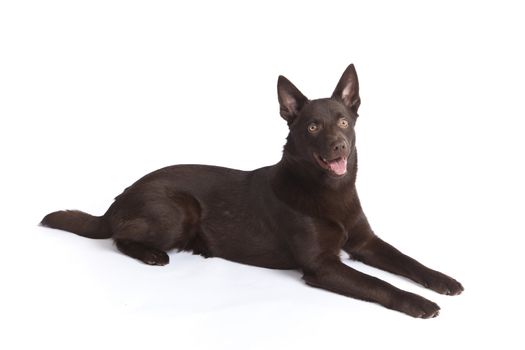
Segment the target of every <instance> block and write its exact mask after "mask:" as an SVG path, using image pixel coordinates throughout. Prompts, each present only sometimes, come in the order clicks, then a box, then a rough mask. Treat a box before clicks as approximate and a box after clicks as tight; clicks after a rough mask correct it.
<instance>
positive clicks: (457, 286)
mask: <svg viewBox="0 0 525 350" xmlns="http://www.w3.org/2000/svg"><path fill="white" fill-rule="evenodd" d="M423 285H424V286H425V287H427V288H430V289H432V290H433V291H435V292H438V293H440V294H446V295H458V294H461V292H463V291H464V290H465V289H464V288H463V286H462V285H461V283H459V282H458V281H456V280H455V279H453V278H452V277H449V276H447V275H445V274H443V273H441V272H437V271H434V272H433V273H432V274H429V275H428V276H425V279H424V281H423Z"/></svg>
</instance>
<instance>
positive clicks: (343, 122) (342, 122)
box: [337, 118, 348, 129]
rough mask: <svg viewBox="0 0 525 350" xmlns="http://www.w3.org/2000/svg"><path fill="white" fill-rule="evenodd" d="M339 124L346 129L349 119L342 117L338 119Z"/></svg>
mask: <svg viewBox="0 0 525 350" xmlns="http://www.w3.org/2000/svg"><path fill="white" fill-rule="evenodd" d="M337 125H339V127H340V128H343V129H346V128H348V120H346V119H345V118H341V119H339V120H338V121H337Z"/></svg>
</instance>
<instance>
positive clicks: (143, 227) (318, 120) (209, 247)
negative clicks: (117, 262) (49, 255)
mask: <svg viewBox="0 0 525 350" xmlns="http://www.w3.org/2000/svg"><path fill="white" fill-rule="evenodd" d="M277 90H278V97H279V104H280V111H281V116H282V117H283V118H284V119H285V120H286V121H287V123H288V127H289V129H290V133H289V135H288V139H287V142H286V145H285V146H284V152H283V157H282V159H281V161H280V162H279V163H277V164H275V165H273V166H269V167H265V168H261V169H257V170H254V171H248V172H246V171H240V170H233V169H226V168H220V167H213V166H204V165H176V166H171V167H167V168H163V169H160V170H157V171H155V172H153V173H151V174H148V175H146V176H145V177H143V178H142V179H140V180H139V181H137V182H136V183H134V184H133V185H132V186H131V187H129V188H127V189H126V190H125V191H124V192H123V193H122V194H121V195H120V196H118V197H117V198H116V199H115V202H114V203H113V204H112V205H111V207H110V208H109V209H108V211H107V212H106V213H105V214H104V215H103V216H100V217H95V216H91V215H89V214H86V213H83V212H80V211H58V212H54V213H51V214H49V215H47V216H46V217H45V218H44V219H43V220H42V224H43V225H45V226H49V227H53V228H58V229H62V230H67V231H71V232H74V233H76V234H78V235H81V236H84V237H89V238H110V237H111V238H113V239H114V240H115V242H116V245H117V248H118V249H119V250H120V251H121V252H123V253H124V254H127V255H129V256H131V257H133V258H136V259H139V260H141V261H143V262H145V263H146V264H151V265H165V264H167V263H168V262H169V257H168V254H166V251H168V250H170V249H174V248H175V249H178V250H188V251H193V252H194V253H196V254H201V255H203V256H205V257H221V258H225V259H228V260H232V261H237V262H240V263H244V264H251V265H256V266H263V267H269V268H277V269H300V270H301V271H302V272H303V274H304V275H303V279H304V280H305V281H306V283H308V284H309V285H312V286H315V287H319V288H324V289H328V290H331V291H333V292H336V293H340V294H344V295H347V296H351V297H354V298H358V299H363V300H368V301H373V302H376V303H379V304H381V305H383V306H385V307H387V308H390V309H394V310H398V311H401V312H404V313H406V314H408V315H411V316H414V317H422V318H429V317H435V316H437V315H438V312H439V306H438V305H437V304H435V303H433V302H431V301H429V300H427V299H425V298H423V297H421V296H419V295H416V294H412V293H408V292H406V291H403V290H400V289H398V288H396V287H394V286H392V285H390V284H388V283H386V282H384V281H382V280H379V279H377V278H374V277H371V276H368V275H365V274H363V273H361V272H358V271H356V270H354V269H352V268H351V267H348V266H347V265H345V264H343V263H342V262H341V260H340V258H339V254H340V251H341V249H342V250H344V251H346V252H348V254H350V256H351V257H352V258H355V259H357V260H361V261H363V262H364V263H366V264H369V265H372V266H376V267H378V268H381V269H384V270H387V271H390V272H393V273H396V274H399V275H401V276H405V277H408V278H410V279H412V280H414V281H415V282H417V283H420V284H422V285H423V286H425V287H428V288H430V289H432V290H434V291H436V292H438V293H442V294H448V295H455V294H459V293H461V292H462V291H463V287H462V286H461V284H460V283H459V282H457V281H456V280H454V279H452V278H450V277H448V276H446V275H444V274H442V273H440V272H437V271H434V270H431V269H429V268H427V267H425V266H423V265H422V264H420V263H419V262H417V261H415V260H414V259H412V258H410V257H408V256H406V255H404V254H402V253H401V252H399V251H398V250H397V249H395V248H394V247H392V246H391V245H389V244H388V243H385V242H384V241H382V240H381V239H380V238H378V237H377V236H376V235H375V234H374V232H373V231H372V229H371V228H370V226H369V224H368V221H367V219H366V217H365V215H364V213H363V211H362V209H361V205H360V203H359V198H358V196H357V192H356V188H355V178H356V171H357V153H356V148H355V134H354V125H355V122H356V120H357V116H358V114H357V110H358V108H359V104H360V102H361V100H360V98H359V86H358V80H357V74H356V71H355V68H354V66H353V65H350V66H349V67H348V68H347V69H346V71H345V72H344V74H343V76H342V77H341V79H340V81H339V83H338V84H337V87H336V88H335V91H334V93H333V94H332V97H331V98H325V99H318V100H311V101H310V100H308V99H307V98H306V97H305V96H304V95H303V94H302V93H301V92H300V91H299V90H298V89H297V88H296V87H295V86H294V85H293V84H292V83H291V82H290V81H288V80H287V79H286V78H285V77H283V76H280V77H279V80H278V83H277Z"/></svg>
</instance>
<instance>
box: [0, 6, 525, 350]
mask: <svg viewBox="0 0 525 350" xmlns="http://www.w3.org/2000/svg"><path fill="white" fill-rule="evenodd" d="M524 33H525V25H524V10H523V9H522V8H521V7H520V4H519V1H516V2H511V1H493V2H487V1H472V2H467V1H440V2H432V3H431V2H423V1H413V2H407V1H402V2H401V1H384V2H375V1H362V2H352V1H342V2H332V1H322V2H320V1H319V2H316V3H313V2H308V1H298V2H284V1H280V2H275V3H273V2H269V1H267V2H261V3H259V4H258V5H255V4H253V3H252V2H246V1H245V2H241V1H239V2H232V1H224V0H222V1H192V2H187V3H184V2H182V1H181V2H175V1H108V0H104V1H83V2H80V1H34V2H30V1H20V0H19V1H2V2H1V3H0V117H1V129H0V137H1V138H0V142H1V144H0V146H1V148H0V149H1V155H2V157H1V164H2V170H1V171H0V174H1V175H0V176H1V182H0V184H1V188H0V190H1V192H0V193H1V205H2V208H1V213H2V229H1V231H2V233H1V234H2V249H1V253H0V259H1V261H0V263H1V265H0V266H1V269H2V279H1V284H2V287H1V289H0V290H1V292H0V293H1V299H0V303H1V305H0V306H1V309H0V318H1V322H2V323H3V324H2V325H1V329H2V336H1V338H0V344H1V347H2V348H4V349H29V348H33V349H36V348H42V349H51V348H54V349H62V348H79V349H84V348H85V349H93V348H98V349H106V348H109V347H110V346H115V347H117V346H118V347H119V348H128V349H129V348H131V349H135V348H137V349H138V348H140V349H155V348H160V347H162V348H168V349H169V348H178V349H198V348H201V349H211V348H214V349H321V348H323V349H324V348H329V347H331V348H338V349H343V348H349V349H351V348H356V347H358V346H360V347H363V346H367V348H370V349H377V348H381V347H384V346H389V347H392V348H401V347H403V348H406V349H416V348H417V349H421V348H431V349H443V348H452V349H454V348H460V347H463V348H476V347H478V348H479V347H480V346H487V347H496V346H497V347H498V348H501V349H513V348H514V349H517V348H523V346H524V342H523V336H522V334H520V332H522V328H523V327H522V325H521V326H519V325H518V323H519V322H520V321H517V320H516V318H517V317H520V318H521V315H522V314H523V312H524V311H525V309H524V303H523V301H522V300H523V297H524V290H523V269H522V267H523V259H522V251H523V246H522V242H523V238H522V236H523V234H524V233H525V232H524V231H525V230H524V226H525V225H524V224H523V213H524V195H525V190H524V185H523V178H524V176H525V171H524V167H523V159H524V157H523V151H524V150H525V141H524V138H523V134H524V132H525V130H524V127H523V126H524V123H523V120H524V118H525V107H524V104H525V103H524V102H525V101H524V97H525V96H524V90H525V86H524V81H525V69H524V66H525V54H524ZM352 62H353V63H355V65H356V68H357V71H358V75H359V78H360V85H361V98H362V105H361V106H362V107H361V110H360V118H359V121H358V126H357V134H358V148H359V156H360V163H359V165H360V169H359V176H358V188H359V190H360V195H361V199H362V202H363V206H364V209H365V211H366V213H367V215H368V218H369V220H370V222H371V223H372V225H373V227H374V228H375V231H376V233H377V234H379V235H380V236H381V237H383V238H384V239H385V240H387V241H389V242H391V243H392V244H394V245H395V246H397V247H398V248H400V249H401V250H403V251H405V252H406V253H408V254H409V255H412V256H413V257H415V258H417V259H419V260H421V261H422V262H423V263H425V264H427V265H428V266H431V267H433V268H436V269H439V270H442V271H443V272H445V273H448V274H450V275H452V276H453V277H455V278H457V279H458V280H460V281H461V282H462V283H463V284H464V286H465V288H466V290H465V292H464V294H463V295H461V296H458V297H447V296H441V295H438V294H436V293H434V292H432V291H429V290H425V289H423V288H421V287H419V286H417V285H415V284H414V283H411V282H409V281H407V280H404V279H402V278H398V277H395V276H393V275H390V274H388V273H384V272H380V271H378V270H375V269H371V268H367V267H365V266H363V265H361V264H358V263H355V262H348V263H349V264H350V265H351V266H353V267H355V268H358V269H360V270H362V271H365V272H368V273H371V274H373V275H375V276H379V277H381V278H383V279H385V280H387V281H389V282H391V283H393V284H395V285H396V286H399V287H401V288H404V289H407V290H410V291H412V292H416V293H419V294H421V295H423V296H425V297H427V298H429V299H431V300H434V301H436V302H437V303H438V304H439V305H440V306H441V308H442V310H441V315H440V316H439V317H438V318H436V319H432V320H417V319H412V318H410V317H408V316H405V315H403V314H401V313H397V312H393V311H390V310H387V309H384V308H382V307H379V306H377V305H374V304H371V303H365V302H362V301H357V300H353V299H350V298H345V297H342V296H338V295H335V294H332V293H329V292H324V291H321V290H317V289H313V288H310V287H306V286H305V285H304V284H303V283H302V281H301V280H300V274H299V273H298V272H293V271H275V270H268V269H261V268H254V267H250V266H244V265H240V264H235V263H230V262H227V261H223V260H220V259H208V260H205V259H202V258H201V257H198V256H192V255H190V254H187V253H181V254H177V253H175V252H172V253H170V258H171V263H170V264H169V265H167V266H165V267H150V266H146V265H144V264H141V263H139V262H137V261H134V260H132V259H130V258H128V257H126V256H123V255H121V254H119V253H118V252H116V249H115V247H114V246H113V244H112V243H111V241H110V240H103V241H95V240H88V239H85V238H82V237H77V236H75V235H73V234H70V233H66V232H61V231H56V230H49V229H45V228H42V227H38V226H37V224H38V222H39V221H40V219H41V218H42V217H43V216H44V215H45V214H46V213H48V212H50V211H54V210H58V209H66V208H67V209H74V208H76V209H82V210H85V211H87V212H90V213H93V214H97V215H100V214H102V213H103V212H104V211H105V210H106V208H107V207H108V206H109V204H110V203H111V200H112V198H113V197H114V196H116V195H117V194H119V193H120V191H122V190H123V189H124V188H125V187H126V186H128V185H130V184H131V183H132V182H133V181H135V180H136V179H138V178H139V177H141V176H142V175H144V174H145V173H147V172H149V171H152V170H154V169H157V168H160V167H163V166H166V165H170V164H177V163H203V164H215V165H223V166H228V167H234V168H240V169H245V170H250V169H254V168H257V167H261V166H264V165H269V164H273V163H275V162H277V161H278V160H279V159H280V155H281V150H282V145H283V143H284V139H285V136H286V124H285V122H284V121H283V120H281V119H280V117H279V114H278V104H277V97H276V81H277V76H278V75H279V74H284V75H285V76H287V77H288V78H289V79H290V80H291V81H292V82H294V83H295V84H296V85H297V86H298V87H299V88H300V89H301V90H302V91H303V93H304V94H306V95H307V96H308V97H310V98H319V97H327V96H329V95H330V94H331V92H332V90H333V88H334V87H335V84H336V83H337V81H338V79H339V77H340V75H341V74H342V72H343V71H344V69H345V68H346V66H347V65H348V64H349V63H352Z"/></svg>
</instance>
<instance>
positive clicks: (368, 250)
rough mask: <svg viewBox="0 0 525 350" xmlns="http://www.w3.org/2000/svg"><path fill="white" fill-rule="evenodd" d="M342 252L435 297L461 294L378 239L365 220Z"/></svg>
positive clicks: (458, 287) (449, 282)
mask: <svg viewBox="0 0 525 350" xmlns="http://www.w3.org/2000/svg"><path fill="white" fill-rule="evenodd" d="M343 249H344V250H345V251H346V252H348V253H349V254H350V255H351V257H352V258H354V259H356V260H359V261H362V262H363V263H365V264H367V265H370V266H374V267H377V268H380V269H382V270H385V271H388V272H392V273H395V274H397V275H400V276H404V277H407V278H409V279H411V280H413V281H414V282H417V283H419V284H421V285H423V286H425V287H427V288H430V289H432V290H434V291H436V292H438V293H441V294H447V295H457V294H460V293H461V292H462V291H463V286H462V285H461V283H459V282H458V281H456V280H455V279H453V278H451V277H449V276H447V275H445V274H443V273H441V272H439V271H435V270H432V269H429V268H428V267H426V266H424V265H423V264H421V263H419V262H418V261H416V260H415V259H413V258H411V257H409V256H407V255H405V254H403V253H401V252H400V251H399V250H397V249H396V248H394V247H393V246H391V245H390V244H388V243H386V242H385V241H383V240H382V239H380V238H379V237H377V236H376V235H375V234H374V233H373V232H372V230H371V229H370V227H369V226H368V223H367V222H366V220H364V221H363V222H362V223H361V225H358V226H356V227H355V229H354V230H353V231H352V232H351V233H350V239H349V240H348V242H347V243H346V244H345V246H344V247H343Z"/></svg>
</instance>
